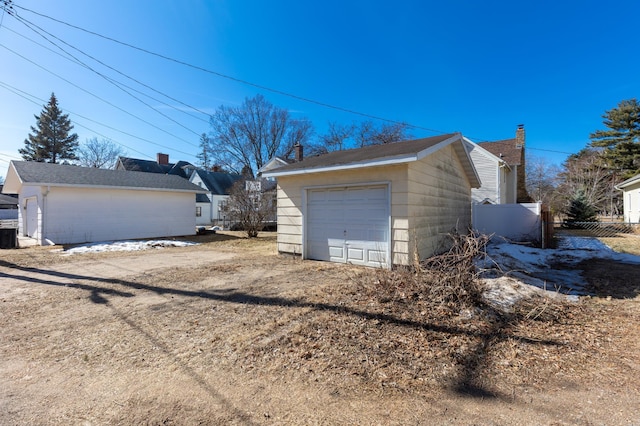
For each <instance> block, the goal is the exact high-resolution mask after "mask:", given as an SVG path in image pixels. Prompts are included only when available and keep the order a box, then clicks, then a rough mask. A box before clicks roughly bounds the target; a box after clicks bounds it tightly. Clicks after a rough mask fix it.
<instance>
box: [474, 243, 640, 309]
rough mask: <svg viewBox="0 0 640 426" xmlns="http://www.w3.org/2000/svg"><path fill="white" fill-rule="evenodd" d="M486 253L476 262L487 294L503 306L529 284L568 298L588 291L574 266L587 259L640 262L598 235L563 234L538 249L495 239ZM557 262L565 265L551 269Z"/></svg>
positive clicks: (548, 292)
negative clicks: (557, 240)
mask: <svg viewBox="0 0 640 426" xmlns="http://www.w3.org/2000/svg"><path fill="white" fill-rule="evenodd" d="M486 253H487V256H486V257H485V258H483V259H480V260H478V261H477V262H476V265H477V267H478V268H479V269H480V270H481V274H480V276H481V278H482V279H483V280H484V281H485V283H486V284H487V291H486V293H485V297H487V298H488V299H489V300H491V301H492V302H494V303H496V304H498V305H500V306H503V307H506V306H510V305H513V303H515V302H517V301H518V300H520V299H521V298H523V297H525V296H526V294H527V293H528V290H529V289H530V288H536V289H538V291H543V292H546V294H548V295H552V296H554V297H557V296H558V295H562V297H565V298H567V299H569V300H576V299H577V297H578V296H583V295H587V294H588V292H587V291H586V289H585V285H586V281H585V279H584V277H582V275H581V272H580V270H576V269H574V268H572V267H573V266H575V265H577V264H578V263H580V262H582V261H583V260H586V259H594V258H597V259H610V260H614V261H617V262H621V263H631V264H640V256H635V255H632V254H626V253H617V252H615V251H613V250H612V249H611V248H610V247H608V246H607V245H606V244H603V243H602V242H600V241H599V240H597V239H596V238H589V237H572V236H571V237H570V236H563V237H560V243H559V245H558V248H556V249H537V248H533V247H529V246H524V245H520V244H511V243H507V242H497V241H496V242H492V243H490V244H489V245H488V246H487V250H486ZM554 264H556V265H557V264H562V265H566V267H564V268H562V269H558V268H557V267H555V268H553V269H552V267H551V266H552V265H554ZM523 286H525V289H524V291H523ZM526 287H529V289H527V288H526Z"/></svg>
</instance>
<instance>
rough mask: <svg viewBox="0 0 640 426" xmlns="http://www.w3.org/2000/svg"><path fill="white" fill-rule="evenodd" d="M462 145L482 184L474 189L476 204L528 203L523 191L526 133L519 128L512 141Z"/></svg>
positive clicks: (522, 128) (524, 185) (520, 126)
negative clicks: (467, 152)
mask: <svg viewBox="0 0 640 426" xmlns="http://www.w3.org/2000/svg"><path fill="white" fill-rule="evenodd" d="M465 146H466V148H467V151H469V155H470V156H471V159H472V161H473V163H474V165H475V168H476V170H477V171H478V176H480V180H481V181H482V186H480V188H476V189H473V190H472V191H471V196H472V199H473V202H474V203H475V204H513V203H529V202H531V197H529V194H528V193H527V189H526V170H525V131H524V126H523V125H519V126H518V128H517V130H516V137H515V138H514V139H506V140H500V141H495V142H481V143H478V144H476V143H473V142H471V141H469V140H465Z"/></svg>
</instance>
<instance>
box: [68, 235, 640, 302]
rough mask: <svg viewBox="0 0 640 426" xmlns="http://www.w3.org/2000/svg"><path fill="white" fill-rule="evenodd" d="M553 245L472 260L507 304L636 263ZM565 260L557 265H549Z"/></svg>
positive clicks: (594, 246)
mask: <svg viewBox="0 0 640 426" xmlns="http://www.w3.org/2000/svg"><path fill="white" fill-rule="evenodd" d="M559 239H560V242H559V244H558V248H556V249H538V248H533V247H529V246H526V245H521V244H512V243H507V242H500V241H494V242H491V243H490V244H489V245H488V246H487V250H486V253H487V255H486V257H485V258H484V259H480V260H479V261H478V262H477V266H478V267H479V268H480V269H481V271H482V272H481V275H480V276H481V277H482V278H483V279H484V280H485V283H486V284H487V290H486V292H485V297H486V298H487V300H489V301H491V302H493V303H495V304H497V305H500V306H502V307H505V308H508V307H509V306H511V305H513V304H514V303H515V302H516V301H517V300H519V299H521V298H523V297H528V296H531V295H533V294H546V295H547V296H553V297H567V298H568V299H570V300H572V299H573V300H575V299H577V297H578V296H581V295H586V294H587V292H586V290H585V288H584V285H585V280H584V278H583V277H582V276H581V273H580V271H579V270H576V269H573V268H572V266H574V265H577V264H578V263H580V262H582V261H583V260H585V259H592V258H598V259H611V260H615V261H618V262H622V263H632V264H640V256H635V255H631V254H624V253H617V252H615V251H613V250H612V249H611V248H610V247H608V246H607V245H605V244H603V243H602V242H600V241H599V240H597V239H595V238H590V237H570V236H562V237H560V238H559ZM196 244H198V243H192V242H188V241H169V240H146V241H106V242H100V243H91V244H82V245H78V246H75V247H73V248H70V249H68V250H65V251H64V252H63V254H64V255H72V254H82V253H96V252H106V251H136V250H147V249H155V248H163V247H186V246H192V245H196ZM558 263H560V264H562V265H565V266H564V267H562V268H558V267H557V266H555V267H554V268H551V266H552V265H557V264H558Z"/></svg>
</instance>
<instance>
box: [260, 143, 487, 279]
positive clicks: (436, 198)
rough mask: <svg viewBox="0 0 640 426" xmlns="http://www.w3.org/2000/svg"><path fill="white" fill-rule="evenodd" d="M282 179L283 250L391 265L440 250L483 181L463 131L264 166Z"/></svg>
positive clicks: (460, 226)
mask: <svg viewBox="0 0 640 426" xmlns="http://www.w3.org/2000/svg"><path fill="white" fill-rule="evenodd" d="M262 176H263V177H265V178H267V179H269V178H277V181H278V191H277V194H278V199H277V204H278V217H277V220H278V250H279V251H280V252H287V253H294V254H300V255H302V256H303V258H306V259H317V260H325V261H331V262H344V263H354V264H359V265H367V266H377V267H380V266H383V267H390V266H391V265H393V264H404V265H406V264H410V263H411V262H412V261H413V260H414V259H415V258H417V257H420V258H425V257H428V256H430V255H432V254H433V253H435V252H436V251H437V250H438V249H439V248H440V243H441V242H442V240H443V238H445V236H446V234H447V233H449V232H451V231H453V230H457V231H458V232H461V233H465V232H466V231H467V230H468V228H469V226H470V223H471V188H477V187H479V186H480V181H479V179H478V176H477V174H476V171H475V168H474V166H473V162H472V161H471V158H470V157H469V154H468V152H467V151H466V149H465V146H464V138H463V137H462V135H461V134H459V133H456V134H448V135H442V136H436V137H432V138H426V139H418V140H413V141H406V142H398V143H392V144H387V145H377V146H369V147H364V148H359V149H352V150H346V151H336V152H331V153H328V154H324V155H320V156H314V157H308V158H305V159H303V160H302V161H300V162H296V163H293V164H288V165H282V166H281V167H278V168H276V169H273V170H271V171H267V172H264V173H263V174H262Z"/></svg>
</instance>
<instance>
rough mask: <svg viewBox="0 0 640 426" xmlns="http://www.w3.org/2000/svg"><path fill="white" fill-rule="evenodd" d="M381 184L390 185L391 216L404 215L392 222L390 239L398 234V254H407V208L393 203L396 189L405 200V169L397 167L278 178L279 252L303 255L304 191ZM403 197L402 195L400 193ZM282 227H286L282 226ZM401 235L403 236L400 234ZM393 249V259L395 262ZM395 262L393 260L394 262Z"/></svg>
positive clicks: (402, 166) (400, 166)
mask: <svg viewBox="0 0 640 426" xmlns="http://www.w3.org/2000/svg"><path fill="white" fill-rule="evenodd" d="M372 182H375V183H380V182H393V183H392V185H391V189H392V196H391V199H392V206H391V215H392V217H393V218H398V216H399V215H402V214H403V215H404V216H403V218H404V219H405V220H401V221H397V220H393V221H392V231H393V232H392V235H393V234H394V233H396V231H400V232H401V233H400V234H397V233H396V234H395V235H400V236H404V238H405V245H404V246H399V247H400V250H401V252H403V253H404V254H405V255H406V253H408V251H407V248H406V243H408V238H407V235H408V233H407V230H408V225H409V222H408V220H406V218H407V216H406V212H407V209H406V205H404V204H398V203H396V202H395V201H394V198H395V195H394V194H395V191H396V188H399V189H400V190H404V197H405V199H406V196H407V194H406V192H407V191H406V188H407V184H406V165H404V164H399V165H393V166H386V167H372V168H366V169H355V170H342V171H333V172H326V173H314V174H309V175H295V176H281V177H279V178H278V251H280V252H284V253H296V254H301V253H302V238H303V237H302V208H303V205H302V204H303V198H302V197H303V192H304V190H305V189H306V188H310V187H320V186H334V185H335V186H340V185H358V184H362V185H365V184H369V183H372ZM400 194H402V192H401V193H400ZM282 224H284V225H285V226H282ZM402 231H404V233H402ZM393 250H394V245H392V259H395V254H394V253H393ZM394 262H395V260H394Z"/></svg>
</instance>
